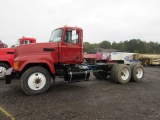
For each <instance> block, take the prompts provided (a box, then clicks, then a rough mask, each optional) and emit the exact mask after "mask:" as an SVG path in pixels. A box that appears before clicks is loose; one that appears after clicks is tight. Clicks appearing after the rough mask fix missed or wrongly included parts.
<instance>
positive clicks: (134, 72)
mask: <svg viewBox="0 0 160 120" xmlns="http://www.w3.org/2000/svg"><path fill="white" fill-rule="evenodd" d="M129 67H130V69H131V81H134V82H139V81H142V80H143V77H144V69H143V66H142V65H140V64H131V65H129Z"/></svg>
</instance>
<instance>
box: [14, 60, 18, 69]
mask: <svg viewBox="0 0 160 120" xmlns="http://www.w3.org/2000/svg"><path fill="white" fill-rule="evenodd" d="M18 68H19V62H18V61H15V62H14V69H18Z"/></svg>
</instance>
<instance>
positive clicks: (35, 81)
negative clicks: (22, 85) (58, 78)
mask: <svg viewBox="0 0 160 120" xmlns="http://www.w3.org/2000/svg"><path fill="white" fill-rule="evenodd" d="M45 84H46V77H45V76H44V75H43V74H42V73H40V72H36V73H33V74H31V75H30V77H29V78H28V86H29V87H30V88H31V89H32V90H40V89H42V88H43V87H44V86H45Z"/></svg>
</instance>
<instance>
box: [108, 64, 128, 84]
mask: <svg viewBox="0 0 160 120" xmlns="http://www.w3.org/2000/svg"><path fill="white" fill-rule="evenodd" d="M113 67H114V68H113V69H112V71H111V76H112V79H113V78H114V79H113V80H114V81H116V82H118V83H121V84H126V83H128V82H129V81H130V78H131V70H130V68H129V67H128V66H127V65H124V64H117V65H116V66H113Z"/></svg>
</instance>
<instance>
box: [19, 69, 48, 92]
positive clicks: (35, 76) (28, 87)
mask: <svg viewBox="0 0 160 120" xmlns="http://www.w3.org/2000/svg"><path fill="white" fill-rule="evenodd" d="M50 85H51V76H50V74H49V73H48V71H47V70H46V69H44V68H43V67H31V68H29V69H28V70H27V71H25V72H24V73H23V75H22V78H21V87H22V90H23V91H24V92H25V93H26V94H28V95H36V94H42V93H44V92H46V91H47V90H48V89H49V87H50Z"/></svg>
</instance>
